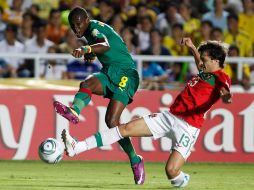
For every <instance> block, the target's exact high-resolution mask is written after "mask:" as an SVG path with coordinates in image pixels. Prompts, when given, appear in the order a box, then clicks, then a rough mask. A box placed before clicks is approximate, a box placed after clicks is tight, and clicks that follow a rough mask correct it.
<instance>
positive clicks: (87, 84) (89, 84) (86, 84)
mask: <svg viewBox="0 0 254 190" xmlns="http://www.w3.org/2000/svg"><path fill="white" fill-rule="evenodd" d="M95 81H96V79H95V77H93V76H92V75H90V76H88V77H87V78H86V79H85V80H84V81H82V82H81V83H80V88H89V89H90V90H92V89H93V86H94V85H95V84H96V82H95Z"/></svg>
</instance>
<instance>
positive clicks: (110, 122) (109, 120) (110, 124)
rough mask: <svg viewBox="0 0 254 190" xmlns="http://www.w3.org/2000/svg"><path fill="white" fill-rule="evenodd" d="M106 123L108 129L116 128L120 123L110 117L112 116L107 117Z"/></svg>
mask: <svg viewBox="0 0 254 190" xmlns="http://www.w3.org/2000/svg"><path fill="white" fill-rule="evenodd" d="M105 122H106V124H107V126H108V128H112V127H116V126H118V125H119V121H118V120H117V119H115V118H112V117H110V116H106V118H105Z"/></svg>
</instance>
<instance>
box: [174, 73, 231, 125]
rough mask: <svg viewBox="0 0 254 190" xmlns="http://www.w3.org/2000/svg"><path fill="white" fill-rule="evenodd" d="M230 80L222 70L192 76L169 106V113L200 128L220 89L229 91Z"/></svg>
mask: <svg viewBox="0 0 254 190" xmlns="http://www.w3.org/2000/svg"><path fill="white" fill-rule="evenodd" d="M230 85H231V80H230V78H229V76H228V75H227V74H226V73H224V72H223V71H222V70H218V71H216V72H212V73H204V72H200V73H199V74H198V75H197V76H194V77H193V78H192V79H191V80H190V81H189V82H188V84H187V86H186V87H185V89H184V90H183V91H182V92H181V93H180V94H179V95H178V96H177V97H176V99H175V101H174V103H173V104H172V105H171V106H170V112H171V113H172V114H174V115H176V116H178V117H180V118H182V119H183V120H185V121H186V122H187V123H189V124H190V125H192V126H193V127H197V128H201V126H202V125H203V123H204V115H205V113H206V112H207V111H208V110H209V109H210V108H211V107H212V105H213V104H214V103H215V102H217V101H218V100H219V98H220V89H221V88H222V87H224V88H226V89H227V90H228V91H229V87H230Z"/></svg>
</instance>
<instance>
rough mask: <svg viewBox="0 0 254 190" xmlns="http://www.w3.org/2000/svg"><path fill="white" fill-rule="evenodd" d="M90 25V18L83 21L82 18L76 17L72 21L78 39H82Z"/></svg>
mask: <svg viewBox="0 0 254 190" xmlns="http://www.w3.org/2000/svg"><path fill="white" fill-rule="evenodd" d="M88 24H89V18H86V19H82V17H76V18H75V19H73V20H72V30H73V31H74V33H75V35H76V36H77V37H78V38H81V37H82V36H83V35H84V33H85V31H86V29H87V27H88Z"/></svg>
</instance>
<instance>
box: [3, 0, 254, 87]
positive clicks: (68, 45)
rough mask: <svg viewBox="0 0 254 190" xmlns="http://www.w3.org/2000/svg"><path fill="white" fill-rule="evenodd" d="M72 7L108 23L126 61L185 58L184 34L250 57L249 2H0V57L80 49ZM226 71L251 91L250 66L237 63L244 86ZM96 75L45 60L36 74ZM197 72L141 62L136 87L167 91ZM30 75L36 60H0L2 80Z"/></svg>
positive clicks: (253, 41) (229, 69)
mask: <svg viewBox="0 0 254 190" xmlns="http://www.w3.org/2000/svg"><path fill="white" fill-rule="evenodd" d="M76 6H81V7H84V8H85V9H86V10H87V11H88V13H89V14H90V17H91V18H92V19H96V20H100V21H102V22H105V23H107V24H109V25H111V26H112V27H113V28H114V30H115V31H116V32H117V33H118V34H119V35H120V36H121V37H122V38H123V40H124V41H125V43H126V45H127V47H128V49H129V52H130V53H131V54H132V55H173V56H188V55H191V54H190V52H189V50H188V49H187V48H186V47H184V46H181V45H180V41H181V39H182V38H183V37H184V36H189V37H191V38H192V40H193V42H194V44H195V45H196V46H198V45H199V43H200V42H201V41H204V40H219V41H222V42H225V43H227V44H229V52H228V55H229V56H232V57H236V56H237V57H238V56H241V57H252V55H253V53H254V51H253V49H254V48H253V45H254V32H253V31H252V27H253V25H254V0H1V1H0V52H1V53H5V52H8V53H9V52H12V53H71V52H72V50H73V49H75V48H78V47H80V46H81V45H85V44H86V40H85V39H83V38H82V39H77V38H76V37H75V35H74V33H73V32H72V31H71V29H70V27H69V24H68V14H69V12H70V10H71V9H72V8H74V7H76ZM224 69H225V72H226V73H228V74H229V75H230V77H231V79H232V83H233V84H240V85H242V86H243V87H244V89H246V90H247V89H249V88H250V84H251V79H253V78H254V74H253V73H254V65H253V66H252V65H248V64H243V69H242V70H243V73H242V75H243V77H242V80H238V78H237V63H233V64H226V66H225V68H224ZM99 70H100V64H99V62H98V61H97V62H95V63H94V64H89V63H86V64H84V63H83V60H77V59H70V60H57V59H51V60H47V61H46V60H45V61H44V62H43V63H41V65H40V72H41V73H40V76H41V77H42V78H45V79H78V80H82V79H84V78H85V77H86V76H88V75H89V74H90V73H93V72H97V71H99ZM195 74H197V69H196V68H195V65H193V63H187V62H181V63H179V62H177V63H168V62H155V61H152V62H144V64H143V77H144V81H143V83H142V86H143V88H147V89H164V88H171V85H172V84H184V82H185V81H187V80H188V79H189V78H190V77H192V76H193V75H195ZM252 75H253V77H251V76H252ZM33 76H34V60H29V59H25V60H22V59H17V58H15V57H8V58H1V59H0V77H1V78H4V77H33Z"/></svg>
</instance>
